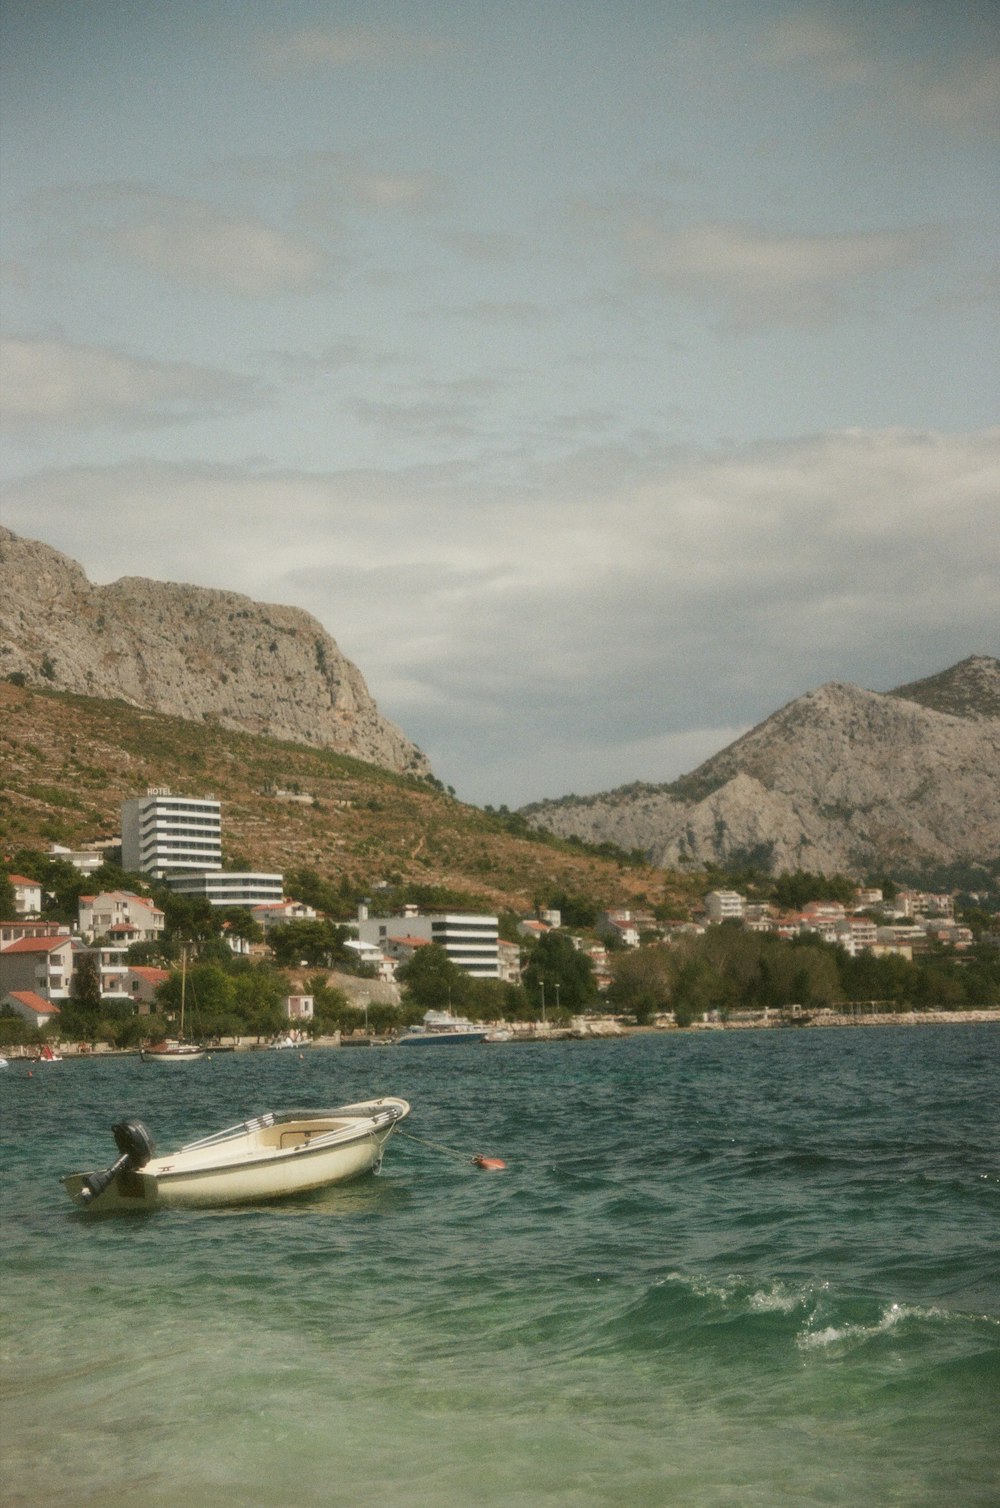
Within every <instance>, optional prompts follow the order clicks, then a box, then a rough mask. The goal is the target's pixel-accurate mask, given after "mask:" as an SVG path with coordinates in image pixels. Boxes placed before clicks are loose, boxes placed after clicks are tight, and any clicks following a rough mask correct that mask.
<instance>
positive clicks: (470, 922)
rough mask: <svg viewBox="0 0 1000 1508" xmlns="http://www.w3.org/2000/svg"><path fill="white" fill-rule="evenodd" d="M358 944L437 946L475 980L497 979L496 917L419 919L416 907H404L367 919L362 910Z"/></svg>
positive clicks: (448, 915)
mask: <svg viewBox="0 0 1000 1508" xmlns="http://www.w3.org/2000/svg"><path fill="white" fill-rule="evenodd" d="M357 928H358V940H359V941H360V942H363V943H374V944H375V945H376V946H377V947H380V948H383V949H384V948H385V945H386V944H387V943H388V942H390V941H391V940H392V939H393V938H399V937H407V938H421V939H422V940H423V941H424V942H429V943H437V944H438V946H439V947H442V948H443V949H444V951H445V952H446V953H447V955H448V957H449V958H450V959H451V961H452V963H453V964H455V965H456V966H457V967H458V968H460V969H463V970H464V971H465V973H466V974H471V975H472V976H473V978H474V979H499V978H500V924H499V920H498V918H497V917H495V916H474V915H468V914H466V913H464V912H440V913H437V914H436V915H432V916H421V915H420V914H419V912H418V911H417V908H416V906H404V907H403V911H402V913H401V914H400V915H398V916H375V917H369V916H368V912H367V908H366V907H364V906H362V907H361V908H360V910H359V913H358V921H357Z"/></svg>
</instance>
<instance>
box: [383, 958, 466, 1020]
mask: <svg viewBox="0 0 1000 1508" xmlns="http://www.w3.org/2000/svg"><path fill="white" fill-rule="evenodd" d="M396 978H397V979H398V980H399V982H400V984H401V985H403V986H404V988H405V990H406V997H407V1000H408V1002H409V1003H410V1004H411V1005H418V1006H422V1007H423V1009H424V1010H435V1009H436V1010H443V1009H444V1008H446V1007H448V1008H451V1007H452V1006H460V1007H462V1008H463V1009H464V1007H465V1006H466V1004H467V1003H468V1001H469V998H470V996H471V994H472V990H471V985H472V980H471V979H470V978H469V975H468V974H465V973H463V971H462V970H461V969H460V968H459V967H458V965H457V964H454V963H452V961H451V959H450V958H449V957H448V954H447V953H446V952H445V950H444V948H442V947H441V946H440V944H439V943H428V944H427V946H426V947H424V948H418V949H417V950H416V952H415V953H414V955H413V957H412V958H411V959H410V960H409V961H408V962H407V963H405V964H403V966H402V968H400V969H398V970H397V971H396Z"/></svg>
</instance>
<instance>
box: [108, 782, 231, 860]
mask: <svg viewBox="0 0 1000 1508" xmlns="http://www.w3.org/2000/svg"><path fill="white" fill-rule="evenodd" d="M221 866H222V808H221V806H220V805H219V802H218V801H215V800H213V799H212V798H211V797H208V796H206V797H200V798H199V797H195V796H174V795H171V793H170V791H169V790H168V789H167V788H166V787H165V786H163V787H157V786H151V787H150V789H149V790H148V791H147V792H146V794H145V796H137V797H135V798H134V799H132V800H131V801H126V802H125V803H124V805H123V806H122V868H123V869H125V870H126V871H132V872H134V873H138V874H150V875H153V876H154V878H156V879H164V878H166V877H167V876H168V875H172V874H178V873H185V872H188V873H190V872H197V871H199V870H214V869H219V868H221Z"/></svg>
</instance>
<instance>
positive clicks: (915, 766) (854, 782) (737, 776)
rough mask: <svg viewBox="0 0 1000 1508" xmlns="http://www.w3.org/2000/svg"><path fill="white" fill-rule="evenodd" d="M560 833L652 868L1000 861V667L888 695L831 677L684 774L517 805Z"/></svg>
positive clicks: (816, 868) (981, 662)
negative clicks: (664, 781)
mask: <svg viewBox="0 0 1000 1508" xmlns="http://www.w3.org/2000/svg"><path fill="white" fill-rule="evenodd" d="M523 815H524V816H525V817H526V818H527V819H528V820H529V821H530V822H531V823H532V824H534V825H536V826H540V827H545V828H547V829H548V830H550V831H551V832H554V833H557V834H559V835H560V836H563V837H578V838H582V839H584V840H585V841H588V842H594V843H601V842H610V843H615V844H617V845H618V846H619V847H621V848H625V849H629V850H631V849H637V848H638V849H642V850H644V851H645V852H646V853H647V854H648V856H649V858H650V859H651V861H652V862H653V863H655V864H662V865H667V866H675V865H681V866H688V865H690V866H692V867H702V866H705V865H718V866H720V867H724V868H725V867H728V868H734V867H739V866H740V865H742V864H746V863H753V864H755V865H756V866H757V867H759V868H761V869H763V870H768V871H770V872H771V873H779V872H781V871H783V870H795V869H808V870H811V871H813V872H816V873H821V874H834V873H841V874H852V875H856V876H859V877H860V876H863V875H865V874H872V873H883V872H893V871H895V872H899V871H901V870H902V871H913V870H920V869H924V868H927V867H931V866H937V865H947V864H952V863H958V862H965V861H975V860H980V861H991V860H996V859H997V858H998V856H1000V661H998V660H996V659H993V658H990V657H988V656H984V655H979V656H973V657H971V658H969V659H967V660H963V661H962V662H961V663H960V664H958V665H955V666H953V667H952V668H951V669H950V670H946V671H943V672H942V673H941V674H940V675H936V676H931V677H929V678H928V679H927V680H923V681H917V682H914V683H913V684H911V685H908V686H900V687H897V688H896V689H895V690H894V691H890V692H884V693H880V692H875V691H863V690H861V689H860V688H859V687H857V686H851V685H847V684H841V683H838V682H831V683H830V684H828V685H825V686H820V687H819V688H818V689H817V690H815V691H810V692H809V693H808V694H807V695H805V696H802V697H798V698H797V699H796V700H795V701H793V702H790V703H789V704H788V705H787V706H786V707H783V708H782V709H781V710H780V711H778V712H775V713H774V714H773V715H772V716H771V717H769V718H767V719H766V721H765V722H763V723H761V724H759V726H757V727H756V728H753V729H751V730H750V732H749V733H746V734H744V735H743V737H742V738H739V739H737V740H736V742H735V743H733V744H730V745H729V747H728V748H726V749H723V750H722V751H721V752H720V753H719V754H716V755H714V756H713V757H712V758H711V759H709V760H707V761H706V762H705V763H704V764H702V765H700V766H699V767H698V769H696V770H694V771H693V772H692V773H691V774H690V775H686V776H684V777H683V778H682V779H680V780H677V781H674V782H672V783H671V784H669V785H631V786H624V787H622V788H620V789H618V790H614V791H610V792H607V793H604V794H601V795H596V796H591V797H584V798H579V797H575V796H572V797H567V798H565V799H564V800H562V801H548V802H538V803H535V804H533V805H532V806H529V807H525V808H524V811H523Z"/></svg>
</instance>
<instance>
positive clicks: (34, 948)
mask: <svg viewBox="0 0 1000 1508" xmlns="http://www.w3.org/2000/svg"><path fill="white" fill-rule="evenodd" d="M72 982H73V940H72V938H70V937H67V936H60V937H20V938H18V940H17V941H16V942H12V943H8V944H7V946H6V947H5V948H3V949H0V990H13V991H15V992H16V991H18V990H34V992H35V993H36V994H38V995H41V996H42V998H43V999H45V1000H48V1001H50V1002H51V1001H56V1000H66V999H68V998H69V993H70V986H71V984H72Z"/></svg>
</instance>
